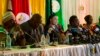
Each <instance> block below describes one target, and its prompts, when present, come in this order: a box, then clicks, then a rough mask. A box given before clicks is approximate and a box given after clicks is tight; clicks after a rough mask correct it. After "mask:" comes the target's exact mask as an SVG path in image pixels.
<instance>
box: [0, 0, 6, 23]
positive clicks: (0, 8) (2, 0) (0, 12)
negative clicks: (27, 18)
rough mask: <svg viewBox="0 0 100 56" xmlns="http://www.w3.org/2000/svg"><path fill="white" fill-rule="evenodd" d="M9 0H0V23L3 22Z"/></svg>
mask: <svg viewBox="0 0 100 56" xmlns="http://www.w3.org/2000/svg"><path fill="white" fill-rule="evenodd" d="M6 6H7V0H0V24H2V19H3V16H4V13H5V12H6Z"/></svg>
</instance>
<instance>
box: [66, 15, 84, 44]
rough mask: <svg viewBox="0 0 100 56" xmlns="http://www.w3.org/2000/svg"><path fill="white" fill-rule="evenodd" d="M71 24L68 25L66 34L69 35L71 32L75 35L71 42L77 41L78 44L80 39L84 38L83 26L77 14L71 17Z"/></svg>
mask: <svg viewBox="0 0 100 56" xmlns="http://www.w3.org/2000/svg"><path fill="white" fill-rule="evenodd" d="M69 23H70V24H69V25H68V30H67V31H66V35H68V36H69V34H70V35H71V36H72V37H73V38H72V37H69V38H70V40H71V41H70V43H75V44H78V43H79V41H80V39H82V38H81V37H82V31H83V29H82V27H80V24H79V20H78V18H77V16H75V15H73V16H71V17H70V19H69Z"/></svg>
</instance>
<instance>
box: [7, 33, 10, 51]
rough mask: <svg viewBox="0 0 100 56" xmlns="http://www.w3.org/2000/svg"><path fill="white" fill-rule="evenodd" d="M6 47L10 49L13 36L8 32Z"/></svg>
mask: <svg viewBox="0 0 100 56" xmlns="http://www.w3.org/2000/svg"><path fill="white" fill-rule="evenodd" d="M6 48H7V49H10V48H11V37H10V36H9V35H8V34H7V37H6Z"/></svg>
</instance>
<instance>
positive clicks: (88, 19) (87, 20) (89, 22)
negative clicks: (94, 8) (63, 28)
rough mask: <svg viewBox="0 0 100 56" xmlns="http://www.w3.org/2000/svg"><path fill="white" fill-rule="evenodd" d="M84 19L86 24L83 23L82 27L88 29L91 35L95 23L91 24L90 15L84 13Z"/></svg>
mask: <svg viewBox="0 0 100 56" xmlns="http://www.w3.org/2000/svg"><path fill="white" fill-rule="evenodd" d="M84 20H85V21H86V24H83V28H85V29H87V30H89V34H90V35H93V30H94V27H95V24H93V18H92V16H91V15H86V16H85V18H84Z"/></svg>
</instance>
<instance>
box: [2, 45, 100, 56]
mask: <svg viewBox="0 0 100 56" xmlns="http://www.w3.org/2000/svg"><path fill="white" fill-rule="evenodd" d="M0 56H100V44H95V45H92V44H86V45H72V46H70V45H58V46H56V47H54V46H48V47H46V48H32V49H30V48H27V49H12V50H10V51H0Z"/></svg>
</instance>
